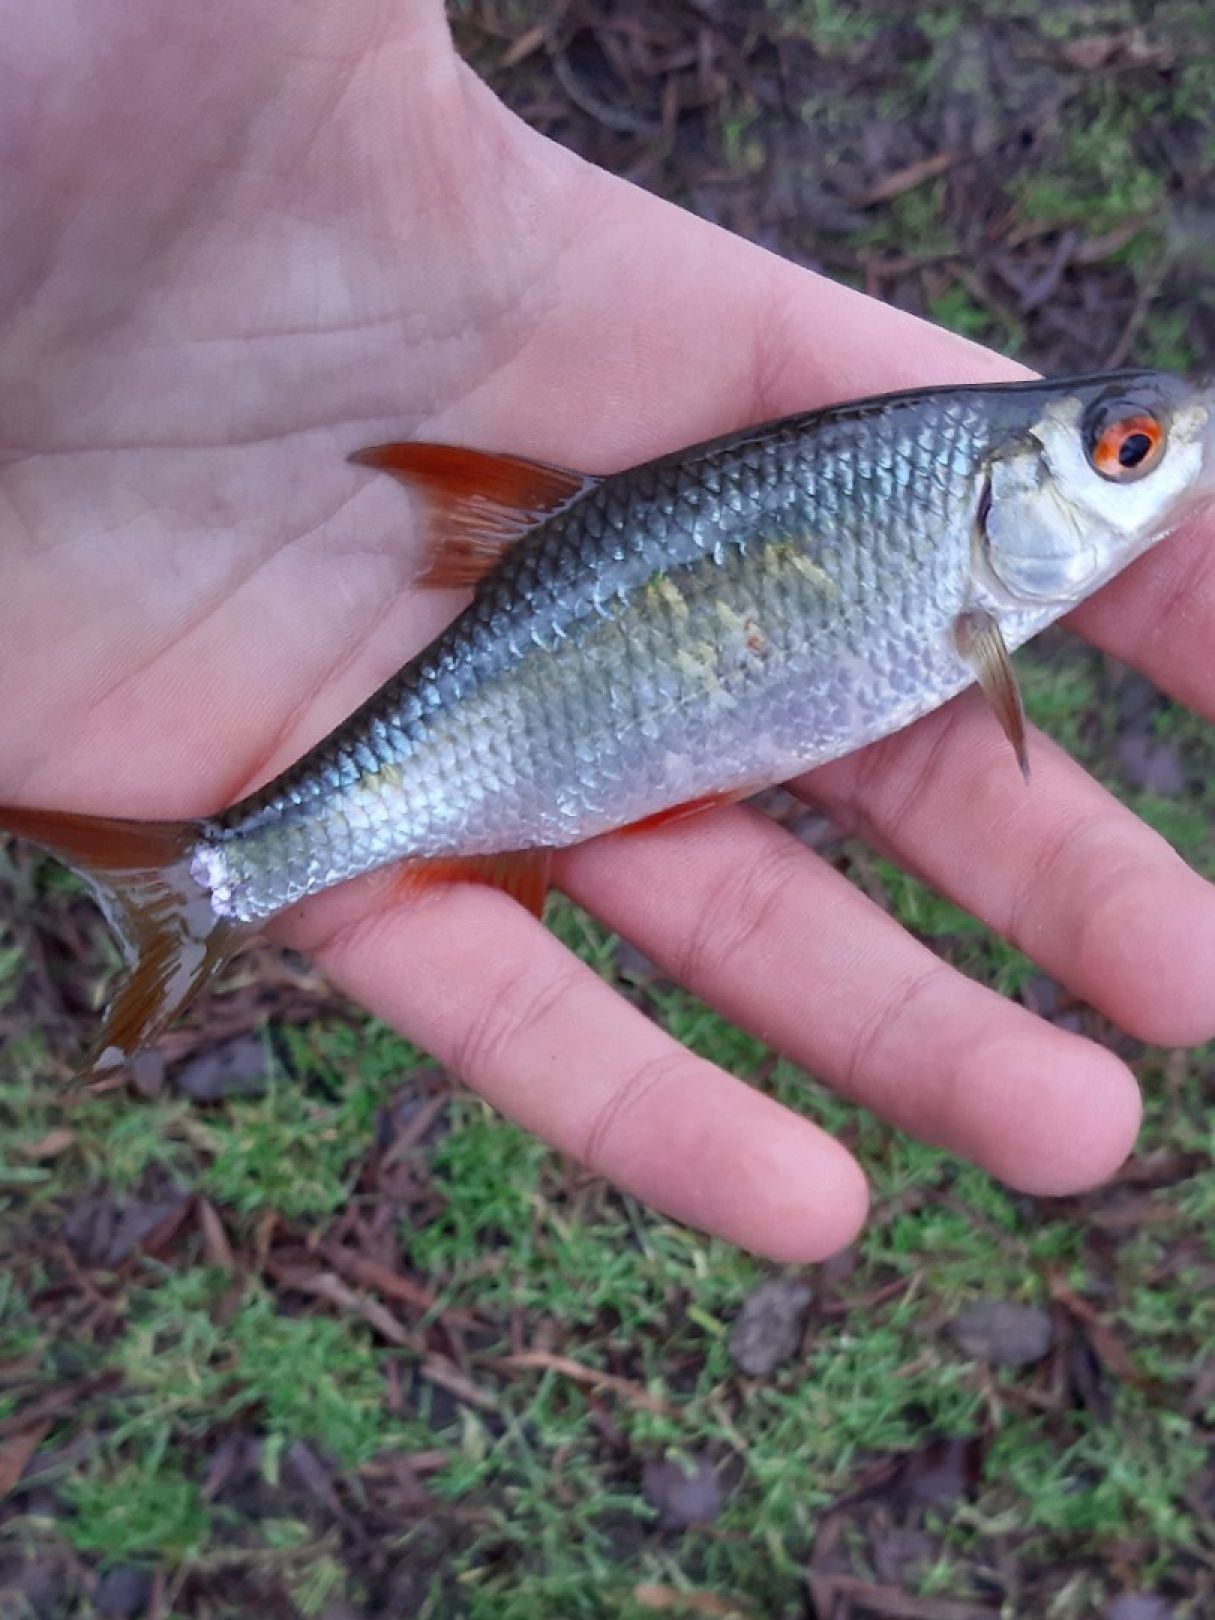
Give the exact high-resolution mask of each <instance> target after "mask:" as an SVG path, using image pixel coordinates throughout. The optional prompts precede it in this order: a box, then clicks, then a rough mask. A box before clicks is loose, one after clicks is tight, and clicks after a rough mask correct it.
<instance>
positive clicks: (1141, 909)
mask: <svg viewBox="0 0 1215 1620" xmlns="http://www.w3.org/2000/svg"><path fill="white" fill-rule="evenodd" d="M1088 935H1089V938H1088V941H1086V947H1087V951H1088V952H1090V953H1091V956H1090V960H1091V962H1092V977H1093V980H1094V982H1095V983H1100V984H1103V985H1106V986H1109V987H1110V989H1109V990H1108V991H1107V993H1106V994H1105V995H1104V996H1103V1002H1104V1004H1105V1005H1106V1007H1107V1010H1108V1011H1109V1012H1110V1013H1111V1015H1112V1016H1113V1017H1114V1018H1116V1020H1117V1022H1118V1023H1119V1024H1120V1025H1121V1026H1122V1027H1123V1028H1124V1029H1125V1030H1126V1031H1127V1032H1128V1033H1129V1034H1131V1035H1134V1036H1135V1037H1136V1038H1137V1039H1138V1040H1141V1041H1149V1042H1150V1043H1151V1044H1152V1045H1154V1046H1198V1045H1201V1044H1202V1043H1203V1042H1204V1041H1208V1040H1210V1039H1211V1037H1212V1036H1213V1035H1215V895H1213V893H1212V889H1211V885H1210V884H1208V883H1207V882H1206V881H1205V880H1204V879H1202V878H1200V877H1199V876H1198V875H1197V873H1195V872H1192V871H1190V870H1189V868H1188V867H1184V866H1182V865H1181V862H1180V860H1178V863H1177V869H1176V870H1175V871H1174V872H1173V873H1171V874H1169V875H1167V876H1164V875H1161V874H1160V873H1159V872H1153V873H1152V874H1151V875H1150V881H1139V882H1135V883H1127V884H1124V885H1122V886H1121V887H1119V888H1118V889H1115V890H1114V891H1113V892H1111V894H1110V897H1109V899H1108V901H1107V903H1106V904H1105V905H1104V906H1103V907H1101V909H1100V911H1099V912H1098V913H1096V914H1095V915H1094V916H1093V918H1092V921H1091V924H1090V927H1089V930H1088Z"/></svg>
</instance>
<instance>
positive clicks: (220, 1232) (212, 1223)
mask: <svg viewBox="0 0 1215 1620" xmlns="http://www.w3.org/2000/svg"><path fill="white" fill-rule="evenodd" d="M198 1225H199V1230H200V1231H201V1233H202V1240H203V1252H204V1253H205V1255H206V1257H207V1264H208V1265H209V1266H218V1267H219V1268H220V1270H222V1271H234V1270H235V1269H236V1259H235V1256H234V1255H233V1253H232V1245H231V1244H230V1243H229V1242H228V1234H227V1232H226V1231H225V1230H224V1223H223V1221H221V1220H220V1218H219V1212H218V1211H217V1210H216V1208H215V1205H214V1204H213V1203H212V1202H211V1200H210V1199H209V1198H200V1199H199V1201H198Z"/></svg>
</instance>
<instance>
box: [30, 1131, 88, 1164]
mask: <svg viewBox="0 0 1215 1620" xmlns="http://www.w3.org/2000/svg"><path fill="white" fill-rule="evenodd" d="M75 1140H76V1132H75V1131H72V1130H69V1129H68V1128H67V1126H66V1125H61V1126H59V1127H58V1128H57V1129H56V1130H53V1131H48V1132H47V1133H46V1135H45V1136H40V1137H39V1138H38V1140H37V1141H36V1142H26V1143H24V1144H23V1145H22V1147H21V1149H20V1152H21V1153H22V1155H23V1156H24V1157H25V1158H27V1159H33V1160H34V1161H35V1162H38V1161H40V1160H42V1159H55V1158H58V1156H59V1155H60V1154H61V1153H64V1152H66V1151H67V1149H68V1148H70V1147H71V1146H72V1144H73V1142H75Z"/></svg>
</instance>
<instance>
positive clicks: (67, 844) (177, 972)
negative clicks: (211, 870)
mask: <svg viewBox="0 0 1215 1620" xmlns="http://www.w3.org/2000/svg"><path fill="white" fill-rule="evenodd" d="M0 832H8V833H14V834H15V835H16V836H17V837H18V838H28V839H29V840H30V841H31V842H32V843H35V844H39V845H41V847H42V848H43V849H45V850H46V851H47V852H48V854H51V855H53V856H54V857H55V858H56V860H60V861H62V862H63V863H64V865H65V866H69V867H71V869H72V870H73V871H74V872H76V873H77V874H78V875H79V876H80V877H81V878H83V880H84V881H85V883H87V884H88V886H89V888H90V890H91V891H92V893H93V895H94V897H95V898H96V900H97V903H98V905H99V906H100V907H101V909H102V911H103V912H104V914H105V918H106V921H107V922H108V923H109V924H110V926H111V927H112V928H113V930H114V932H115V934H116V935H117V936H118V941H119V944H120V945H121V947H122V953H123V956H124V958H125V959H126V963H127V967H128V969H129V971H128V973H127V975H126V977H125V978H123V979H122V980H121V981H120V982H119V985H118V989H117V992H116V993H115V995H114V997H113V999H112V1000H111V1002H110V1005H109V1007H108V1008H107V1010H106V1017H105V1024H104V1027H103V1029H102V1032H101V1036H100V1038H99V1040H98V1041H97V1044H96V1046H95V1047H94V1048H93V1049H92V1051H91V1052H90V1053H89V1056H88V1059H87V1061H86V1064H85V1068H86V1070H93V1071H101V1070H104V1069H111V1068H115V1067H117V1066H118V1065H119V1064H121V1063H123V1062H125V1061H126V1059H127V1058H129V1057H131V1056H133V1055H134V1053H135V1052H137V1051H138V1050H139V1048H140V1047H142V1046H145V1045H146V1044H147V1043H148V1042H149V1041H150V1040H152V1039H153V1038H154V1037H155V1036H156V1035H158V1034H159V1033H160V1032H161V1030H163V1029H164V1027H165V1026H166V1024H168V1023H169V1021H170V1020H171V1019H172V1018H173V1017H174V1015H175V1014H176V1013H178V1012H180V1011H181V1010H182V1008H183V1007H185V1006H186V1005H187V1003H188V1002H190V1001H191V1000H192V999H193V998H194V996H195V995H197V993H198V992H199V990H201V989H202V987H203V985H205V984H206V982H207V981H208V979H210V978H211V976H212V975H213V974H214V973H215V972H216V970H217V969H218V968H219V967H220V966H221V965H222V964H223V963H224V962H225V961H226V960H227V959H228V957H229V956H231V955H232V953H233V952H234V951H235V950H236V949H237V948H238V946H239V945H240V944H241V942H242V940H243V939H244V938H245V937H246V930H244V929H242V928H240V927H239V926H237V925H235V924H233V923H231V922H228V921H225V920H224V919H223V918H220V917H216V916H215V914H214V912H213V911H212V908H211V900H210V896H209V895H208V893H207V891H206V890H205V889H204V888H203V887H202V885H201V884H200V883H198V882H197V881H196V879H195V878H194V877H193V876H192V875H191V872H190V853H191V850H192V848H193V846H194V844H195V843H196V841H197V838H198V829H197V828H196V826H195V825H194V824H193V823H192V822H188V821H116V820H110V819H109V818H106V817H102V816H80V815H72V814H65V813H63V812H59V811H51V810H22V809H17V808H14V807H12V806H8V805H0Z"/></svg>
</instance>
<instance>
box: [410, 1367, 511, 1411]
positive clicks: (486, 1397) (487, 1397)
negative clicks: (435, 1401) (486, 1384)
mask: <svg viewBox="0 0 1215 1620" xmlns="http://www.w3.org/2000/svg"><path fill="white" fill-rule="evenodd" d="M421 1372H422V1377H423V1378H429V1379H430V1381H431V1383H432V1384H438V1386H439V1388H440V1389H445V1390H447V1392H448V1394H449V1395H454V1396H455V1397H456V1399H457V1400H458V1401H466V1402H467V1403H468V1405H469V1406H478V1407H480V1408H481V1410H482V1411H483V1412H496V1411H497V1410H498V1402H497V1398H496V1397H495V1396H493V1395H491V1394H490V1393H489V1391H488V1390H484V1389H481V1388H480V1387H479V1386H478V1385H477V1384H474V1383H473V1381H472V1379H471V1378H469V1377H468V1376H467V1374H466V1373H462V1372H461V1371H460V1369H459V1367H457V1366H456V1364H455V1362H454V1361H448V1359H447V1357H446V1356H438V1355H431V1356H427V1357H426V1360H425V1361H424V1362H423V1363H422V1367H421Z"/></svg>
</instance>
